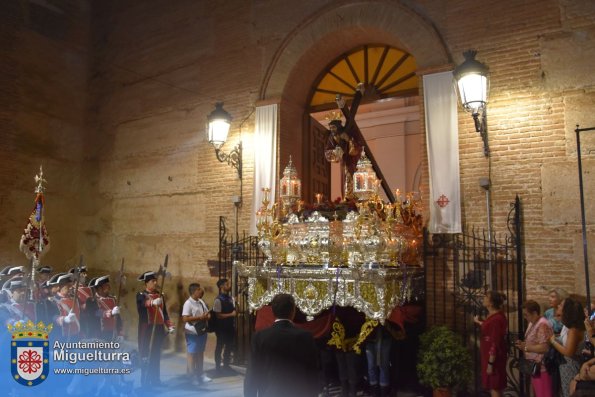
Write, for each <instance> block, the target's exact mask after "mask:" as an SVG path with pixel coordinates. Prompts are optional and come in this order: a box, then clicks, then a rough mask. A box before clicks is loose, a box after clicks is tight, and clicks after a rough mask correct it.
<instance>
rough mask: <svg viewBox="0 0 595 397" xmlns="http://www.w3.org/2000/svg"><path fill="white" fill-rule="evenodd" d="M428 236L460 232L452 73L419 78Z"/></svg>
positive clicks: (456, 123)
mask: <svg viewBox="0 0 595 397" xmlns="http://www.w3.org/2000/svg"><path fill="white" fill-rule="evenodd" d="M423 84H424V104H425V110H426V140H427V146H428V163H429V171H430V203H429V206H430V222H429V226H428V229H429V231H430V232H431V233H461V199H460V195H461V193H460V176H459V136H458V134H459V128H458V119H457V97H456V93H455V90H454V87H453V76H452V72H442V73H435V74H428V75H425V76H423Z"/></svg>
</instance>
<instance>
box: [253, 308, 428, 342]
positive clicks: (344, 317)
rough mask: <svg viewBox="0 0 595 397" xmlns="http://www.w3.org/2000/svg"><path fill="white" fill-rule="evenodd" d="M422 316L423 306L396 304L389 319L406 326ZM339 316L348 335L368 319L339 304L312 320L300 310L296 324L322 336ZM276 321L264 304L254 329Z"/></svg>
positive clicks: (328, 331) (357, 331) (329, 329)
mask: <svg viewBox="0 0 595 397" xmlns="http://www.w3.org/2000/svg"><path fill="white" fill-rule="evenodd" d="M422 316H423V307H422V306H419V305H413V304H411V305H404V306H396V307H395V308H394V309H393V310H392V312H391V314H390V316H389V317H388V320H389V321H391V322H393V323H395V324H397V325H399V326H400V327H401V328H404V327H405V323H412V324H415V323H417V322H419V321H420V319H421V317H422ZM337 317H338V318H339V319H340V320H341V323H342V324H343V326H344V327H345V331H346V336H347V337H353V336H355V335H357V334H359V331H360V329H361V326H362V324H363V323H364V322H365V321H366V318H365V316H364V314H363V313H361V312H358V311H357V310H355V309H354V308H352V307H340V306H338V307H336V308H335V310H334V311H333V310H332V309H329V310H325V311H323V312H322V313H320V314H319V315H317V316H316V317H314V320H312V321H307V320H306V316H305V315H304V314H303V313H301V312H300V313H298V314H296V317H295V319H294V324H295V326H296V327H299V328H302V329H305V330H306V331H309V332H311V333H312V335H313V336H314V338H321V337H323V336H326V335H328V334H329V333H330V332H331V327H332V325H333V321H334V320H335V318H337ZM274 322H275V316H274V315H273V310H272V309H271V307H270V306H264V307H262V308H261V309H259V310H258V311H257V312H256V324H255V326H254V329H255V331H257V332H258V331H260V330H262V329H265V328H268V327H270V326H271V325H272V324H273V323H274Z"/></svg>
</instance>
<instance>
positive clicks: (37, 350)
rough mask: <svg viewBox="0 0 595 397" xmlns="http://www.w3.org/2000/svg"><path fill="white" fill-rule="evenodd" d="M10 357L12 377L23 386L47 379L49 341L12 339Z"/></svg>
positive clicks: (36, 383) (34, 384)
mask: <svg viewBox="0 0 595 397" xmlns="http://www.w3.org/2000/svg"><path fill="white" fill-rule="evenodd" d="M10 359H11V360H10V362H11V364H10V369H11V372H12V378H13V379H14V380H15V381H17V382H19V383H20V384H22V385H24V386H37V385H38V384H40V383H41V382H43V381H44V380H46V379H47V377H48V373H49V370H50V364H49V362H50V360H49V342H48V341H43V340H27V339H21V340H15V341H12V343H11V351H10Z"/></svg>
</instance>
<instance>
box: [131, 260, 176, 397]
mask: <svg viewBox="0 0 595 397" xmlns="http://www.w3.org/2000/svg"><path fill="white" fill-rule="evenodd" d="M138 280H139V281H143V282H144V283H145V290H144V291H140V292H139V293H138V294H136V309H137V311H138V317H139V319H138V351H139V353H140V356H141V360H142V367H141V370H142V373H141V386H142V387H149V386H160V385H161V381H160V379H159V377H160V361H161V348H162V345H163V340H164V339H165V335H166V334H168V333H169V334H173V333H174V332H175V328H174V326H173V323H172V322H171V321H170V319H169V315H168V314H167V308H166V305H165V301H164V297H163V295H162V294H161V293H160V291H158V290H157V274H156V273H155V272H150V271H149V272H144V273H143V274H141V275H140V276H139V277H138Z"/></svg>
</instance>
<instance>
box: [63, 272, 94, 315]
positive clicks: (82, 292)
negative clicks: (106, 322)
mask: <svg viewBox="0 0 595 397" xmlns="http://www.w3.org/2000/svg"><path fill="white" fill-rule="evenodd" d="M76 269H77V268H75V267H73V268H72V269H70V270H69V271H68V273H71V274H73V275H74V272H75V270H76ZM78 270H79V279H80V281H79V290H78V291H77V296H78V298H79V303H80V304H81V310H85V306H86V304H87V300H89V299H91V298H93V291H91V287H89V286H88V285H87V266H80V267H79V268H78ZM74 281H75V282H76V280H74Z"/></svg>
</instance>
